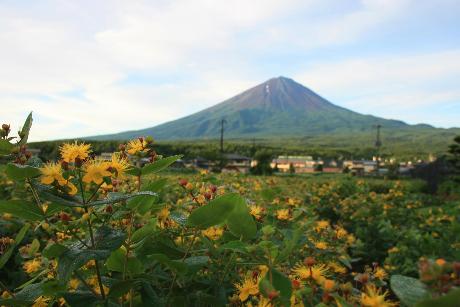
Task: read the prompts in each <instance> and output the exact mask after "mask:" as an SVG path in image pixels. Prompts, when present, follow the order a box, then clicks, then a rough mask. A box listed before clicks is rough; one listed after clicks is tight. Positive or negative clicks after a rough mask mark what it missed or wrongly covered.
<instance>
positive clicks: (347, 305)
mask: <svg viewBox="0 0 460 307" xmlns="http://www.w3.org/2000/svg"><path fill="white" fill-rule="evenodd" d="M332 296H333V297H334V298H335V301H336V302H337V303H338V304H337V305H338V306H341V307H353V305H351V304H350V303H348V302H347V301H346V300H345V299H344V298H343V297H341V296H340V295H338V294H333V295H332ZM339 304H340V305H339Z"/></svg>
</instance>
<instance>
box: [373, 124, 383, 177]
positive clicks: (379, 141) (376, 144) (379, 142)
mask: <svg viewBox="0 0 460 307" xmlns="http://www.w3.org/2000/svg"><path fill="white" fill-rule="evenodd" d="M374 128H376V129H377V135H376V136H375V147H376V149H377V157H376V158H377V161H376V162H377V174H378V172H379V169H380V161H379V159H380V147H382V140H381V138H380V128H382V125H380V124H377V125H374Z"/></svg>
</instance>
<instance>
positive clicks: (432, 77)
mask: <svg viewBox="0 0 460 307" xmlns="http://www.w3.org/2000/svg"><path fill="white" fill-rule="evenodd" d="M304 71H305V72H303V73H299V75H297V76H296V79H297V80H299V81H300V82H302V83H303V84H305V85H307V86H309V87H311V88H312V89H314V90H316V91H318V93H319V94H320V95H324V96H326V97H328V98H329V99H330V100H331V101H333V102H335V103H338V104H340V105H342V106H345V107H349V108H352V109H354V110H356V111H359V112H362V113H370V114H374V115H380V116H386V117H391V118H400V119H404V120H408V121H410V122H411V123H418V122H422V121H424V122H429V123H434V124H436V125H440V126H451V125H452V126H453V125H458V124H457V123H455V122H453V121H446V122H444V123H443V121H442V120H439V118H438V120H433V119H432V117H431V116H432V115H433V114H430V113H427V114H419V112H418V111H420V109H423V108H430V107H431V108H435V107H438V108H439V107H441V106H442V105H445V104H454V105H456V106H457V107H458V108H459V109H460V90H459V89H458V86H457V81H458V80H460V50H451V51H443V52H436V53H429V54H416V55H404V56H401V55H399V56H393V57H391V56H373V57H369V58H358V59H346V60H343V61H334V62H330V61H329V62H320V63H315V64H314V65H312V66H306V67H304ZM452 80H454V82H453V81H452ZM455 80H457V81H455ZM415 113H417V117H416V118H414V117H413V116H410V114H415ZM398 114H399V115H398Z"/></svg>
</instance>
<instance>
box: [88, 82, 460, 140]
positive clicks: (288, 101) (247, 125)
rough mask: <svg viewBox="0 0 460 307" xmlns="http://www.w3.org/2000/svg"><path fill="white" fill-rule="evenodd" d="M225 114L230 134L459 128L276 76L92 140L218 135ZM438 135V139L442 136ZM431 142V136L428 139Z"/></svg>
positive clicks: (432, 132)
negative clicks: (182, 113) (331, 96)
mask: <svg viewBox="0 0 460 307" xmlns="http://www.w3.org/2000/svg"><path fill="white" fill-rule="evenodd" d="M222 119H225V120H226V124H225V135H226V137H227V138H235V139H245V138H253V137H257V138H284V137H289V138H306V139H308V138H315V139H316V138H318V137H319V136H326V137H330V136H335V135H337V136H340V137H345V139H347V138H346V135H350V134H353V135H356V136H358V135H361V136H363V135H364V136H366V135H368V136H370V135H373V134H374V131H373V126H374V125H377V124H379V125H382V126H383V131H385V132H386V133H390V134H391V135H392V137H394V138H396V139H398V137H400V138H402V139H400V141H402V142H407V141H411V139H412V136H414V137H415V136H416V138H414V139H417V141H420V138H422V142H425V138H424V137H423V136H426V137H427V138H432V137H433V136H436V135H438V134H439V135H440V136H441V138H442V140H441V143H444V141H443V140H444V139H445V140H446V141H450V140H451V139H452V137H453V136H454V135H455V134H456V133H458V132H459V130H458V129H437V128H433V127H431V126H429V125H424V124H422V125H408V124H406V123H404V122H402V121H398V120H389V119H384V118H379V117H375V116H372V115H363V114H360V113H357V112H353V111H351V110H348V109H345V108H342V107H339V106H337V105H334V104H332V103H331V102H329V101H327V100H326V99H324V98H322V97H321V96H319V95H318V94H316V93H315V92H313V91H312V90H310V89H308V88H307V87H305V86H303V85H301V84H299V83H297V82H295V81H294V80H292V79H289V78H285V77H278V78H273V79H270V80H268V81H266V82H264V83H261V84H259V85H257V86H255V87H253V88H251V89H249V90H246V91H245V92H243V93H241V94H239V95H237V96H234V97H232V98H230V99H228V100H226V101H224V102H221V103H219V104H217V105H215V106H213V107H210V108H207V109H205V110H202V111H200V112H197V113H194V114H192V115H189V116H187V117H183V118H180V119H177V120H174V121H170V122H167V123H164V124H161V125H158V126H155V127H152V128H146V129H142V130H137V131H127V132H121V133H117V134H111V135H103V136H95V137H91V138H89V139H94V140H123V139H130V138H135V137H139V136H145V135H152V136H154V137H155V139H157V140H187V139H188V140H191V139H214V138H217V137H218V136H219V133H220V122H221V120H222ZM439 141H440V140H437V142H439ZM428 142H430V141H428Z"/></svg>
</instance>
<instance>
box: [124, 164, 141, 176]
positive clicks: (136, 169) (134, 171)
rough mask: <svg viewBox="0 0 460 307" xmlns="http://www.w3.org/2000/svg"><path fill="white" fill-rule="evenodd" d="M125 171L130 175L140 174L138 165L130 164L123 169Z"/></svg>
mask: <svg viewBox="0 0 460 307" xmlns="http://www.w3.org/2000/svg"><path fill="white" fill-rule="evenodd" d="M125 173H126V174H128V175H132V176H140V175H141V174H142V171H141V169H140V168H139V167H137V166H133V165H132V166H131V167H130V168H128V169H127V170H126V171H125Z"/></svg>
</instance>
